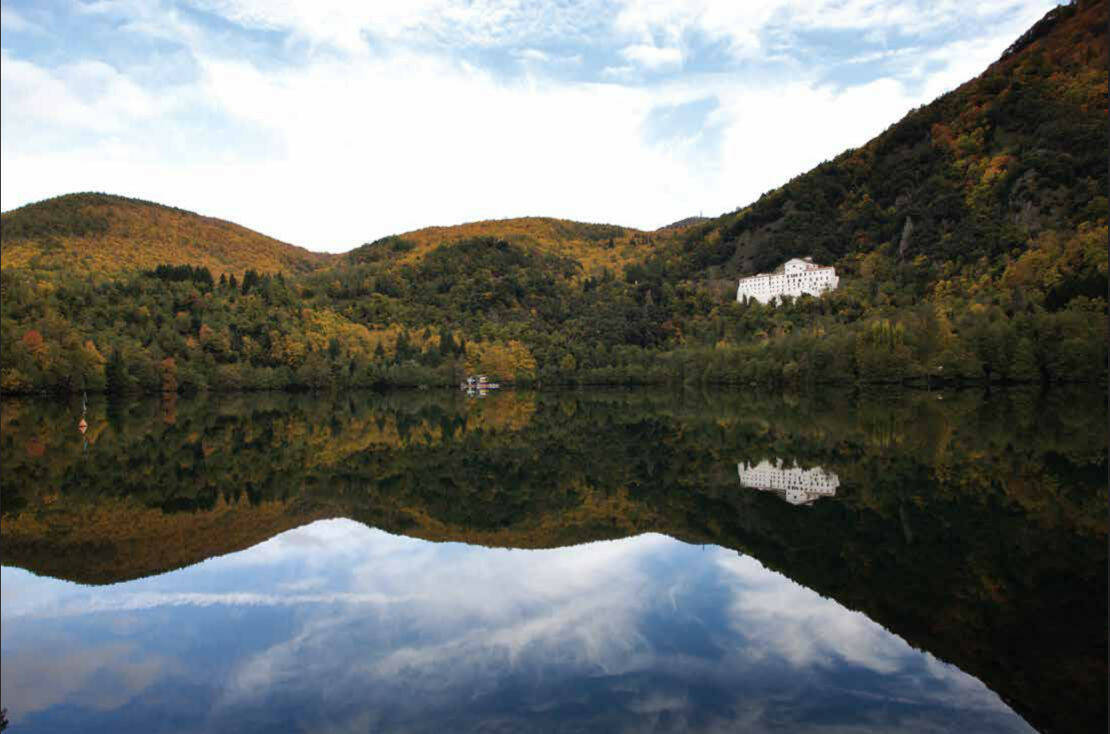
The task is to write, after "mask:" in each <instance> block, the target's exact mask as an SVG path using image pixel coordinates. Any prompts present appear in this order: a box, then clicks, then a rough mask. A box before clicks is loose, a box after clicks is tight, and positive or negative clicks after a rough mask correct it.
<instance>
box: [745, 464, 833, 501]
mask: <svg viewBox="0 0 1110 734" xmlns="http://www.w3.org/2000/svg"><path fill="white" fill-rule="evenodd" d="M736 470H737V472H739V474H740V484H742V485H744V486H745V487H751V488H752V489H758V490H760V491H762V492H774V493H775V494H777V495H778V496H780V497H782V498H783V499H784V500H786V501H787V502H789V503H790V504H792V505H808V504H809V503H811V502H815V501H816V500H819V499H821V498H822V497H835V496H836V488H837V487H839V486H840V477H838V476H837V475H836V474H835V473H834V472H831V471H827V470H825V469H822V468H821V467H819V466H815V467H813V468H812V469H799V468H797V467H794V468H793V469H783V468H782V462H781V461H775V463H774V464H772V463H771V462H769V461H761V462H759V463H758V464H755V465H751V464H744V463H740V464H737V465H736Z"/></svg>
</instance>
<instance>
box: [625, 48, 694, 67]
mask: <svg viewBox="0 0 1110 734" xmlns="http://www.w3.org/2000/svg"><path fill="white" fill-rule="evenodd" d="M621 56H623V57H624V58H626V59H628V60H629V61H632V62H634V63H636V64H639V65H640V66H643V67H645V68H647V69H650V70H652V71H659V70H660V69H668V68H675V67H679V66H682V51H681V50H680V49H677V48H671V47H663V48H659V47H658V46H649V45H647V44H642V43H641V44H636V45H635V46H627V47H625V48H623V49H621Z"/></svg>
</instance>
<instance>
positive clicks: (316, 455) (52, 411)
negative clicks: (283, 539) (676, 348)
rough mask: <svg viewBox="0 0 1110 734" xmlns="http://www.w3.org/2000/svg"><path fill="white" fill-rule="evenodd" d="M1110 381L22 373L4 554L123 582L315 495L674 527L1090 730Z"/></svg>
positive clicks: (315, 512) (1047, 721) (1099, 716)
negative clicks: (221, 377)
mask: <svg viewBox="0 0 1110 734" xmlns="http://www.w3.org/2000/svg"><path fill="white" fill-rule="evenodd" d="M938 397H943V400H938V399H937V398H938ZM1104 397H1105V396H1104V394H1103V393H1102V392H1101V391H1100V390H1097V389H1091V388H1078V387H1076V388H1067V387H1060V388H1054V389H1051V390H1049V391H1047V392H1042V391H1041V390H1039V389H1035V388H1030V389H1020V388H1012V389H1005V390H1000V389H995V390H992V391H984V390H960V391H942V392H937V393H929V392H924V391H905V390H889V389H886V388H877V389H875V390H874V391H870V392H868V391H854V390H847V391H840V390H836V389H829V390H822V391H818V392H817V393H816V394H815V395H813V396H812V397H810V398H806V399H798V398H796V397H791V396H789V395H785V396H784V395H777V394H776V395H773V396H769V395H768V394H767V393H766V391H749V390H735V391H717V390H714V391H711V392H709V393H706V394H703V393H701V392H700V391H698V390H691V389H687V390H651V391H643V390H632V391H624V390H593V391H590V390H567V391H558V390H545V391H539V392H530V391H526V390H514V391H506V392H504V393H501V394H498V395H494V396H492V397H490V398H487V399H484V400H467V399H465V398H464V397H462V396H460V395H458V394H457V393H451V392H446V391H423V392H419V393H411V394H403V395H402V394H399V393H396V392H389V393H384V394H379V393H375V392H372V391H360V392H357V393H350V394H346V393H336V394H333V395H325V396H321V395H296V394H285V393H277V392H275V393H269V394H262V395H242V394H233V395H220V396H210V397H201V398H195V399H194V398H188V397H180V396H177V395H174V394H169V395H165V396H163V397H161V398H140V397H131V398H126V399H124V400H114V399H105V398H104V397H101V396H91V397H90V400H89V405H88V411H87V422H88V430H87V431H86V432H85V433H84V434H80V433H78V432H77V431H76V430H75V429H74V420H75V413H77V412H79V410H80V403H81V400H80V398H77V397H73V398H70V400H69V401H68V402H69V403H70V404H69V405H66V404H63V402H62V401H44V400H26V399H19V398H15V399H9V400H5V401H4V403H3V405H2V406H0V408H2V411H0V422H2V427H3V431H2V432H0V463H2V464H3V466H4V467H5V473H4V474H3V476H0V496H2V502H0V506H2V508H3V522H2V523H0V540H2V542H3V549H4V563H5V564H8V565H16V566H21V567H24V568H28V569H30V570H32V571H34V572H35V573H39V574H48V575H51V576H57V577H61V578H66V579H70V580H74V581H79V582H82V583H114V582H117V581H120V580H124V579H129V578H135V577H138V576H144V575H148V574H153V573H160V572H164V571H166V570H169V569H171V568H176V567H180V566H183V565H187V564H192V563H197V562H199V561H201V560H203V559H205V558H208V557H210V556H213V555H219V554H223V553H228V552H231V551H234V550H239V549H242V548H246V547H250V546H252V545H255V544H257V543H259V542H261V541H262V540H264V539H266V538H269V537H271V536H273V535H275V534H277V533H280V532H282V531H284V530H288V529H290V528H292V527H296V526H298V525H301V524H304V523H306V522H310V521H312V520H316V519H320V518H327V517H347V518H351V519H354V520H358V521H360V522H363V523H366V524H368V525H371V526H373V527H378V528H382V529H384V530H386V531H388V532H391V533H403V534H405V535H410V536H413V537H420V538H426V539H430V540H439V541H444V540H450V541H459V542H466V543H470V544H482V545H491V546H501V547H526V548H539V547H558V546H565V545H569V544H573V543H582V542H587V541H593V540H598V539H604V538H619V537H628V536H632V535H636V534H640V533H645V532H660V533H666V534H668V535H671V536H673V537H675V538H679V539H681V540H684V541H686V542H688V543H710V544H714V545H720V546H724V547H728V548H733V549H736V550H737V551H739V552H742V553H744V554H747V555H751V556H753V557H755V558H758V559H759V560H760V562H761V563H763V564H765V565H766V566H768V567H770V568H772V569H775V570H778V571H780V572H782V573H784V574H786V575H788V576H789V577H790V578H792V579H794V580H796V581H797V582H798V583H801V584H804V585H805V586H807V587H810V588H813V589H814V590H816V591H818V592H819V593H821V594H823V595H827V596H830V597H832V598H835V599H836V600H837V601H838V602H840V603H841V604H844V605H845V606H847V607H849V608H852V609H858V610H860V611H863V612H865V613H866V614H867V615H868V616H869V617H870V618H871V619H874V620H875V621H877V622H879V623H880V624H882V625H884V626H885V627H887V628H888V629H890V630H891V631H893V632H895V633H896V634H898V635H900V636H902V637H904V638H905V639H906V640H907V641H908V642H910V643H911V644H913V645H915V646H917V647H920V648H922V649H925V650H928V651H930V652H931V653H932V654H934V655H936V656H937V657H939V658H941V659H942V660H948V661H950V662H953V663H955V664H957V665H958V666H959V667H960V668H961V669H963V670H965V671H967V672H968V673H970V674H972V675H975V676H977V677H979V678H980V679H982V680H983V681H984V682H985V683H986V684H987V685H989V686H990V687H991V688H993V689H994V690H995V691H997V692H998V693H999V694H1000V695H1002V696H1003V697H1004V698H1005V699H1006V700H1007V702H1009V703H1010V704H1011V705H1012V706H1014V707H1015V708H1016V709H1017V710H1018V711H1019V712H1020V713H1021V714H1022V715H1023V716H1025V717H1026V718H1027V719H1028V720H1029V722H1030V723H1031V724H1033V725H1034V726H1035V727H1037V728H1038V730H1041V731H1103V730H1105V728H1106V725H1105V718H1106V707H1105V697H1104V696H1103V693H1104V691H1105V685H1106V654H1105V652H1106V631H1107V630H1106V598H1107V597H1106V588H1107V587H1106V582H1107V573H1106V549H1107V547H1106V530H1107V516H1106V502H1107V489H1106V483H1105V478H1106V426H1107V423H1106V421H1107V411H1106V402H1105V400H1104ZM763 460H768V461H781V462H783V464H784V465H786V466H799V467H802V468H811V467H822V468H823V469H824V470H826V471H828V472H832V473H834V474H836V475H837V476H838V478H839V482H840V486H839V487H838V488H837V491H836V495H835V496H834V497H829V498H825V499H820V500H818V501H817V502H816V503H814V504H813V505H811V506H808V507H795V506H793V505H791V504H788V503H787V502H784V501H783V500H782V499H780V498H779V497H778V496H776V495H774V494H773V493H771V492H763V491H758V490H756V489H752V488H747V487H745V486H743V485H742V484H741V482H740V481H739V478H738V476H737V465H738V463H741V462H743V463H757V462H760V461H763ZM167 538H172V539H173V542H166V539H167ZM877 590H881V593H879V592H877Z"/></svg>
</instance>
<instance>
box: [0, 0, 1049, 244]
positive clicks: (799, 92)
mask: <svg viewBox="0 0 1110 734" xmlns="http://www.w3.org/2000/svg"><path fill="white" fill-rule="evenodd" d="M194 5H197V6H198V7H203V8H204V9H206V10H207V11H209V12H214V13H216V14H219V15H222V16H224V17H225V18H228V19H230V20H232V21H233V22H236V23H240V24H243V25H245V26H248V27H251V28H259V29H276V30H281V31H287V32H289V33H290V34H292V35H291V38H292V39H293V40H292V41H291V43H292V42H293V41H304V42H307V44H308V46H309V48H310V50H309V51H308V52H306V53H304V54H303V55H298V56H296V62H297V63H296V64H294V63H292V55H290V58H289V59H278V60H276V61H275V60H274V59H269V58H258V57H256V55H254V54H253V53H246V52H244V53H237V52H236V51H237V50H240V51H241V50H242V49H238V48H237V47H234V46H230V47H227V46H226V44H225V43H224V37H223V36H222V35H219V34H217V33H216V32H215V31H212V30H211V29H206V28H205V27H203V26H201V25H198V24H197V23H196V22H195V21H193V20H191V19H190V16H189V15H188V14H187V13H182V12H181V11H179V10H177V9H174V8H168V9H167V8H163V7H162V6H161V5H158V4H151V3H143V2H131V1H130V0H128V1H127V2H123V3H117V2H104V3H98V4H96V5H92V6H81V7H82V9H83V11H85V12H89V13H94V12H95V13H99V14H107V15H110V16H111V17H113V18H117V17H118V18H122V19H123V21H124V22H121V26H120V27H123V28H126V29H127V30H128V31H129V32H130V33H132V34H136V35H139V34H141V35H142V36H145V37H151V38H155V39H158V40H160V41H173V42H176V43H179V44H182V46H183V47H184V48H185V49H186V53H188V55H189V58H190V59H192V61H193V62H194V64H195V67H196V75H195V78H193V79H191V80H189V81H186V82H180V83H175V84H174V85H172V86H163V87H161V88H157V89H153V88H151V87H150V86H145V85H143V84H140V83H139V82H137V81H135V79H136V78H137V77H136V76H135V75H134V74H132V73H131V71H132V70H130V69H128V68H127V67H126V66H125V65H121V64H120V63H118V62H117V63H116V64H114V65H110V64H108V63H106V62H105V61H104V60H103V59H101V58H99V57H97V56H96V55H95V53H93V56H91V57H89V58H75V59H73V60H72V61H71V62H69V63H66V64H64V65H61V66H48V65H47V64H46V63H45V62H42V61H33V60H30V59H29V58H25V57H24V56H22V55H20V53H19V52H18V50H13V49H11V48H8V47H7V46H6V47H5V49H4V51H3V64H2V68H0V95H2V105H0V124H2V128H3V136H2V139H0V149H2V152H3V160H4V167H3V187H2V191H0V207H2V208H3V209H5V210H7V209H10V208H12V207H14V206H18V205H21V204H24V203H27V202H29V201H34V200H37V199H41V198H44V197H47V196H52V195H56V194H60V193H65V192H67V191H74V190H103V191H112V192H117V193H121V194H126V195H131V196H138V197H142V198H148V199H154V200H157V201H162V202H165V203H169V204H173V205H177V206H182V207H185V208H188V209H193V210H196V211H199V212H202V213H205V214H209V215H212V216H218V217H222V218H226V219H231V220H233V221H236V222H239V223H241V224H244V225H245V226H248V227H252V228H254V229H257V230H260V231H262V232H264V233H266V234H270V235H273V236H276V237H278V238H280V239H284V240H286V241H290V242H293V243H295V244H299V245H303V246H307V247H310V248H313V249H327V250H332V251H340V250H345V249H348V248H350V247H353V246H355V245H357V244H359V243H362V242H364V241H369V240H372V239H375V238H377V237H380V236H383V235H386V234H390V233H396V232H401V231H406V230H410V229H415V228H419V227H424V226H429V225H436V224H441V225H449V224H456V223H459V222H464V221H472V220H476V219H487V218H503V217H511V216H526V215H547V216H557V217H566V218H571V219H578V220H586V221H606V222H613V223H618V224H625V225H630V226H636V227H641V228H647V229H651V228H655V227H657V226H660V225H663V224H666V223H667V222H670V221H674V220H676V219H680V218H682V217H685V216H689V215H690V214H692V213H696V212H699V211H704V212H706V213H707V214H708V213H720V212H724V211H728V210H731V209H734V208H736V207H738V206H742V205H744V204H747V203H749V202H750V201H752V200H753V199H754V198H756V197H758V195H759V194H761V193H763V192H764V191H766V190H769V189H771V188H773V187H775V186H778V185H780V184H782V183H783V182H785V181H786V180H788V179H789V178H790V177H792V176H794V175H797V174H799V173H801V172H803V171H805V170H807V169H808V168H809V167H811V166H813V165H815V164H816V163H818V162H820V161H821V160H825V159H828V158H831V157H833V156H835V155H836V154H838V153H839V152H841V151H842V150H843V149H845V148H847V147H850V146H858V145H860V144H862V143H864V142H866V140H868V139H869V138H870V137H871V136H873V135H874V134H876V133H878V132H879V131H881V130H883V129H884V128H886V127H887V126H888V125H890V124H891V123H893V122H895V121H896V120H897V119H898V118H899V117H901V116H902V115H903V114H905V113H906V112H907V111H908V110H910V109H911V108H912V107H914V106H916V105H919V104H922V103H924V102H927V101H929V100H930V99H931V98H932V97H933V96H935V95H936V94H939V93H940V92H943V91H946V90H947V89H950V88H952V87H954V86H955V85H956V84H958V83H959V82H961V81H963V80H965V79H966V78H968V77H970V76H972V75H973V74H975V73H978V71H980V70H981V69H982V68H983V67H985V66H986V64H987V63H989V61H991V60H992V59H993V58H995V57H996V56H997V55H998V53H1000V52H1001V50H1002V49H1004V48H1005V47H1006V46H1007V45H1008V44H1009V43H1010V42H1011V41H1012V40H1013V38H1014V37H1016V35H1017V34H1018V33H1020V32H1021V30H1023V29H1024V27H1025V26H1026V25H1028V22H1030V18H1033V17H1035V16H1036V15H1039V14H1040V12H1043V10H1044V6H1045V4H1044V3H1039V2H1023V3H1019V2H1016V0H1015V1H1014V2H1010V1H1009V0H996V1H995V2H993V3H991V4H989V5H988V6H980V5H976V6H974V7H973V8H969V7H965V6H964V5H962V4H958V3H954V2H944V3H936V4H933V3H918V4H913V3H910V4H906V3H903V4H896V5H876V4H875V3H874V2H871V1H870V0H867V1H865V0H849V1H848V2H839V1H838V2H821V3H818V4H816V5H814V4H811V3H808V2H801V1H800V0H760V1H759V2H754V3H734V2H710V1H703V2H694V3H682V4H673V3H663V2H650V1H648V0H628V1H627V2H623V3H620V4H619V7H618V10H617V12H616V13H611V14H609V15H606V13H605V12H603V10H604V9H603V8H601V7H597V6H595V5H594V4H593V3H581V4H571V5H568V6H565V7H564V6H547V5H544V6H542V7H537V6H533V5H531V4H527V3H518V2H492V1H490V2H480V3H461V2H452V1H449V0H426V1H424V2H413V3H372V4H350V3H345V2H338V0H336V2H334V3H329V4H327V5H323V6H322V5H321V4H320V3H318V2H297V1H294V0H289V1H288V2H283V3H276V4H275V3H263V2H255V1H254V0H211V1H206V2H201V1H200V0H197V2H195V3H194ZM112 14H114V15H112ZM1000 14H1001V15H1000ZM1003 16H1004V17H1005V18H1006V19H1007V20H1006V22H1005V23H1000V24H999V23H994V24H992V25H991V26H990V34H989V35H988V34H987V33H980V34H978V35H974V34H973V35H972V36H970V37H968V38H961V39H957V40H956V41H953V42H951V43H949V44H948V45H946V46H943V47H935V46H934V47H922V49H921V51H920V53H915V54H901V53H899V52H897V51H894V52H892V53H891V55H890V56H889V57H888V58H885V59H880V61H881V62H882V63H884V64H889V67H884V68H889V74H888V76H886V77H884V78H879V79H874V80H872V81H870V82H867V83H866V84H861V85H855V86H848V87H845V88H838V87H836V86H834V85H831V84H825V83H823V82H821V81H820V80H821V78H822V77H821V74H822V73H823V70H822V69H820V68H815V67H804V66H801V65H800V63H799V62H798V61H797V59H794V58H790V57H789V55H788V54H787V55H785V56H784V53H785V52H784V50H783V43H786V42H787V41H788V40H789V38H786V39H785V40H784V37H783V36H782V35H781V28H782V27H789V28H790V29H791V33H794V32H798V31H802V30H813V29H848V30H851V29H856V28H861V29H869V30H871V31H875V30H878V31H882V32H883V33H885V34H886V35H888V36H889V35H891V34H893V33H896V32H899V31H905V32H917V31H920V30H921V29H928V28H942V27H947V26H945V24H946V23H947V24H952V23H956V22H958V21H960V20H961V19H964V20H966V19H968V18H991V19H995V20H997V18H999V17H1003ZM699 34H700V35H701V36H704V37H707V38H709V39H711V40H716V41H720V42H721V43H723V44H724V45H725V47H726V48H727V49H728V50H729V51H730V52H731V53H732V55H733V56H734V57H735V58H737V59H753V58H756V59H759V61H760V63H761V64H764V67H761V68H765V73H763V72H761V73H760V74H745V73H736V72H735V71H734V70H730V69H727V68H723V69H720V70H716V71H714V70H699V71H696V72H695V71H689V69H691V68H693V65H692V63H691V57H690V56H689V53H690V46H689V43H690V39H691V38H692V37H693V36H696V35H699ZM119 38H120V40H121V43H123V42H126V40H127V34H121V35H120V36H119ZM556 41H557V42H559V43H562V44H563V45H562V46H559V47H557V48H556V47H552V46H550V45H548V44H549V43H554V42H556ZM472 47H473V48H479V49H502V50H505V51H507V52H508V58H510V59H519V60H521V61H525V62H526V63H519V62H516V61H514V63H513V66H514V68H515V69H516V70H517V72H518V73H516V72H514V73H516V75H515V76H512V75H509V76H508V77H507V76H506V75H505V74H499V73H497V72H496V71H495V70H491V69H490V68H488V67H487V66H482V65H480V64H479V63H478V61H477V58H478V57H476V56H474V55H473V54H471V53H470V51H468V50H467V49H470V48H472ZM13 48H14V47H13ZM460 49H461V50H460ZM583 58H586V59H587V61H586V62H583ZM772 58H786V59H787V60H786V61H784V62H771V61H769V59H772ZM598 59H601V60H600V61H598ZM622 62H623V63H622ZM571 64H573V65H574V68H575V74H576V77H575V80H573V81H567V80H562V79H560V78H558V76H557V75H545V73H546V72H547V71H548V70H549V69H554V68H556V67H558V68H561V69H564V70H565V69H566V68H568V67H569V66H570V65H571ZM590 64H594V65H595V66H593V67H590V66H589V65H590ZM857 66H858V64H857ZM589 68H593V69H594V71H593V77H592V78H594V79H596V80H597V81H594V82H590V81H582V80H581V79H589V78H591V77H590V76H588V75H587V74H586V71H588V69H589ZM698 68H700V67H698ZM679 69H686V70H687V71H685V72H684V73H682V74H672V75H670V76H668V78H667V80H666V81H663V82H653V83H646V82H645V78H646V77H644V75H643V74H642V72H643V71H644V70H647V71H660V70H666V71H675V70H679ZM708 96H715V97H716V98H717V99H718V100H719V101H720V105H719V107H718V108H717V109H716V110H714V112H713V113H712V115H711V116H710V118H709V119H707V120H706V125H705V129H704V130H703V131H702V132H701V133H700V134H699V135H693V136H689V140H686V141H685V142H684V141H681V140H676V141H673V143H671V144H667V145H659V144H653V143H651V142H648V141H645V140H644V137H643V135H642V134H641V131H642V129H643V127H644V121H645V120H646V119H647V116H648V115H649V114H650V113H651V110H653V109H657V108H659V107H665V106H668V105H680V104H683V103H687V102H690V101H693V100H697V99H704V98H706V97H708ZM708 138H711V139H708ZM706 150H712V151H714V153H715V155H716V157H715V158H714V159H713V160H707V158H706V155H705V151H706Z"/></svg>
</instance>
